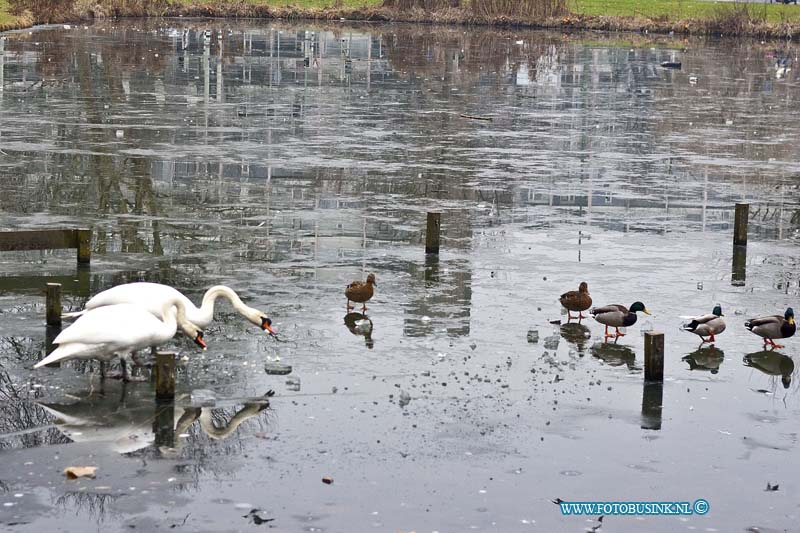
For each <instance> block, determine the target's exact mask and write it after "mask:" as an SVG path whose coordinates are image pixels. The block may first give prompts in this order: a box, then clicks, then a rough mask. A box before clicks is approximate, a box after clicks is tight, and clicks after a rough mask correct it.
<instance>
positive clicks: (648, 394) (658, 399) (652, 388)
mask: <svg viewBox="0 0 800 533" xmlns="http://www.w3.org/2000/svg"><path fill="white" fill-rule="evenodd" d="M663 404H664V384H663V383H645V384H644V388H643V389H642V423H641V428H642V429H655V430H659V429H661V412H662V410H663Z"/></svg>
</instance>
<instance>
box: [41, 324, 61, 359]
mask: <svg viewBox="0 0 800 533" xmlns="http://www.w3.org/2000/svg"><path fill="white" fill-rule="evenodd" d="M59 333H61V326H60V325H58V326H50V325H48V326H45V330H44V357H47V356H48V355H50V354H51V353H53V350H55V349H56V345H55V344H53V341H54V340H55V339H56V337H58V334H59ZM60 366H61V363H59V362H56V363H50V364H49V365H47V367H48V368H59V367H60Z"/></svg>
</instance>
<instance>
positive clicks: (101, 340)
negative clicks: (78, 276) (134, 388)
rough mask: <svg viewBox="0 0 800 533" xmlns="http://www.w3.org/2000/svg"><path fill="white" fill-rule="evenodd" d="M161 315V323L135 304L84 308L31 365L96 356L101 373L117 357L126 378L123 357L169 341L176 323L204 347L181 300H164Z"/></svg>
mask: <svg viewBox="0 0 800 533" xmlns="http://www.w3.org/2000/svg"><path fill="white" fill-rule="evenodd" d="M176 309H177V310H176ZM161 315H162V316H164V320H163V322H162V321H161V320H159V319H158V318H156V317H155V316H153V314H151V313H150V312H149V311H148V310H147V309H145V308H144V307H142V306H139V305H135V304H116V305H107V306H105V307H100V308H97V309H91V310H89V311H86V312H85V313H84V314H83V315H82V316H81V317H80V318H79V319H78V320H76V321H75V323H74V324H72V325H71V326H69V327H68V328H67V329H65V330H64V331H62V332H61V333H59V334H58V336H57V337H56V338H55V340H53V344H57V345H58V348H56V349H55V350H53V352H52V353H51V354H50V355H48V356H47V357H45V358H44V359H42V360H41V361H39V362H38V363H36V365H34V367H33V368H39V367H42V366H44V365H49V364H51V363H56V362H59V361H64V360H68V359H99V360H100V362H101V372H102V371H103V370H104V365H103V363H105V362H106V361H110V360H111V359H113V358H114V357H115V356H118V357H119V358H120V360H121V361H122V378H123V379H125V380H126V381H127V380H129V379H130V378H129V377H128V370H127V364H126V363H127V359H126V358H127V357H128V356H130V355H133V354H134V353H135V352H136V351H137V350H140V349H142V348H147V347H152V346H158V345H159V344H162V343H164V342H166V341H168V340H170V339H171V338H172V337H173V336H174V335H175V331H176V330H177V328H178V322H180V323H181V329H183V330H184V331H185V332H187V333H188V334H189V335H190V336H191V337H192V338H193V339H194V342H195V343H196V344H197V345H198V346H201V347H202V348H205V347H206V343H205V341H204V340H203V331H202V330H201V329H200V328H198V327H197V326H195V325H194V324H192V323H190V322H188V321H187V320H186V308H185V306H184V304H183V302H182V301H181V300H179V299H177V298H173V299H171V300H167V301H166V302H164V303H163V305H162V308H161Z"/></svg>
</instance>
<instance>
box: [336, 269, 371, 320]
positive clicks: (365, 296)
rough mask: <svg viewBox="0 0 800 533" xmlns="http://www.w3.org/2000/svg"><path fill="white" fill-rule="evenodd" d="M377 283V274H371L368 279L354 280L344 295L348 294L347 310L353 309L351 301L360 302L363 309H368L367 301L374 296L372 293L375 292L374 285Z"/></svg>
mask: <svg viewBox="0 0 800 533" xmlns="http://www.w3.org/2000/svg"><path fill="white" fill-rule="evenodd" d="M376 285H377V283H375V274H370V275H369V276H367V281H366V282H363V281H354V282H353V283H351V284H350V285H348V286H347V288H346V289H345V290H344V295H345V296H347V310H348V311H349V310H350V309H353V306H352V305H350V302H358V303H360V304H362V306H361V311H362V312H363V311H366V310H367V303H366V302H367V301H369V299H370V298H372V294H373V292H374V287H375V286H376Z"/></svg>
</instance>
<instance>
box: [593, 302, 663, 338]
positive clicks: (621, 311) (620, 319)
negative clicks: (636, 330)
mask: <svg viewBox="0 0 800 533" xmlns="http://www.w3.org/2000/svg"><path fill="white" fill-rule="evenodd" d="M637 312H642V313H644V314H646V315H649V314H650V311H648V310H647V308H646V307H645V306H644V304H643V303H642V302H634V303H633V304H632V305H631V307H630V309H628V308H627V307H625V306H624V305H619V304H611V305H605V306H603V307H595V308H594V309H592V310H591V311H589V314H591V315H592V316H594V319H595V320H597V321H598V322H600V323H601V324H603V325H605V327H606V338H609V337H615V338H616V337H622V336H623V335H625V334H624V333H620V331H619V328H627V327H629V326H632V325H634V324H635V323H636V313H637ZM609 326H611V327H613V328H614V329H616V332H615V333H609V332H608V327H609Z"/></svg>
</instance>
